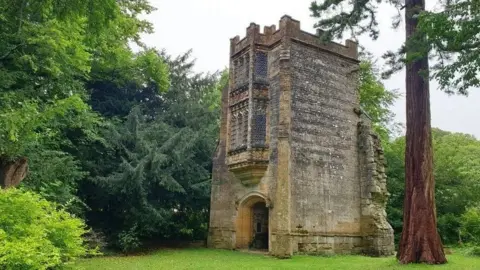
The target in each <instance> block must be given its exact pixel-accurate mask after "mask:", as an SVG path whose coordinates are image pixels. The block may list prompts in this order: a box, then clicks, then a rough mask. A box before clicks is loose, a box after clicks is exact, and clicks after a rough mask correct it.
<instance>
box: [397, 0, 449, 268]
mask: <svg viewBox="0 0 480 270" xmlns="http://www.w3.org/2000/svg"><path fill="white" fill-rule="evenodd" d="M424 10H425V1H424V0H406V1H405V30H406V40H407V46H406V47H407V51H406V58H407V59H409V58H410V61H407V62H406V80H405V83H406V94H407V97H406V102H407V133H406V150H405V199H404V204H403V230H402V236H401V238H400V244H399V252H398V255H397V257H398V259H399V260H400V262H402V263H409V262H427V263H445V262H446V261H447V260H446V258H445V254H444V251H443V247H442V242H441V238H440V235H439V234H438V231H437V215H436V209H435V179H434V175H433V148H432V134H431V123H430V118H431V117H430V87H429V77H428V75H429V74H428V69H429V66H428V55H427V54H424V53H423V52H422V51H419V50H418V49H417V48H420V49H422V48H423V47H422V46H418V47H417V46H413V45H412V44H414V42H412V41H418V39H423V37H422V35H421V34H419V32H418V31H417V25H418V16H419V15H420V12H422V11H424ZM419 53H420V54H421V57H418V56H416V54H419ZM420 72H424V74H423V75H424V76H422V74H420Z"/></svg>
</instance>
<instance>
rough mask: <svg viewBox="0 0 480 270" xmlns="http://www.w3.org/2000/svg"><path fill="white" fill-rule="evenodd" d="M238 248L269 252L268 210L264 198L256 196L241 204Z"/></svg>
mask: <svg viewBox="0 0 480 270" xmlns="http://www.w3.org/2000/svg"><path fill="white" fill-rule="evenodd" d="M236 247H237V248H239V249H246V248H251V249H266V250H268V208H267V205H266V202H265V199H264V198H263V197H261V196H258V195H254V196H251V197H248V198H247V199H245V200H244V201H243V202H241V203H240V205H239V207H238V213H237V224H236Z"/></svg>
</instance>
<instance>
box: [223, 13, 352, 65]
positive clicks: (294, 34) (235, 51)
mask: <svg viewBox="0 0 480 270" xmlns="http://www.w3.org/2000/svg"><path fill="white" fill-rule="evenodd" d="M319 35H321V32H317V34H311V33H308V32H305V31H302V30H301V28H300V22H299V21H297V20H295V19H292V18H291V17H290V16H288V15H284V16H283V17H282V18H281V19H280V23H279V29H277V28H276V26H275V25H272V26H265V27H264V28H263V33H261V32H260V26H259V25H257V24H255V23H251V24H250V26H249V27H248V28H247V31H246V36H245V37H244V38H243V39H240V36H235V37H234V38H232V39H230V56H231V57H236V56H237V55H239V54H241V53H242V52H244V51H245V50H248V49H249V47H250V46H251V45H253V46H256V47H259V48H262V47H264V48H271V47H274V46H276V45H277V44H279V43H280V41H281V40H282V38H284V37H288V38H290V39H291V40H292V41H294V42H300V43H303V44H306V45H308V46H312V47H315V48H318V49H321V50H325V51H328V52H332V53H334V54H337V55H339V56H343V57H347V58H351V59H355V60H356V59H358V45H357V43H356V42H355V41H353V40H350V39H347V40H346V41H345V45H343V44H340V43H336V42H332V41H329V42H324V41H322V40H321V39H320V38H319Z"/></svg>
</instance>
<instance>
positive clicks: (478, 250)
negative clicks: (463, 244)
mask: <svg viewBox="0 0 480 270" xmlns="http://www.w3.org/2000/svg"><path fill="white" fill-rule="evenodd" d="M465 255H467V256H474V257H480V247H479V246H471V247H468V248H467V249H466V251H465Z"/></svg>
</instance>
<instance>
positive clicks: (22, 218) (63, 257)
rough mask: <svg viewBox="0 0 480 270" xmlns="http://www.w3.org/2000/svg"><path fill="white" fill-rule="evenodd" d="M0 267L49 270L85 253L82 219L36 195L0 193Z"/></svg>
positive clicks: (1, 191) (16, 191) (0, 191)
mask: <svg viewBox="0 0 480 270" xmlns="http://www.w3.org/2000/svg"><path fill="white" fill-rule="evenodd" d="M0 209H2V211H1V212H0V268H2V269H52V268H56V267H60V266H62V265H64V264H65V263H67V262H69V261H72V260H74V259H76V258H78V257H80V256H83V255H85V254H87V253H88V251H87V249H86V248H85V247H84V245H83V240H82V235H83V234H84V233H85V232H86V231H85V225H84V223H83V221H82V220H80V219H78V218H75V217H72V216H71V215H70V214H68V213H67V212H65V211H64V210H58V209H57V208H56V207H55V205H54V204H52V203H50V202H48V201H46V200H45V199H42V198H41V197H40V196H38V195H36V194H34V193H31V192H23V191H21V190H18V189H8V190H0Z"/></svg>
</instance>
